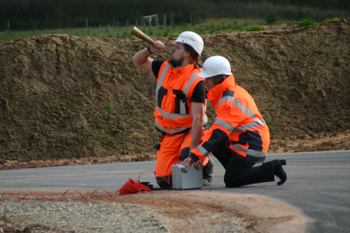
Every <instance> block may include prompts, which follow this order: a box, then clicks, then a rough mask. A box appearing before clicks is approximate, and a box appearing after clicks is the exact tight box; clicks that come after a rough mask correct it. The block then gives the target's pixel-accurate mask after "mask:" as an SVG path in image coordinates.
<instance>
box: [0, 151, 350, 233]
mask: <svg viewBox="0 0 350 233" xmlns="http://www.w3.org/2000/svg"><path fill="white" fill-rule="evenodd" d="M276 158H277V159H286V160H287V166H284V168H285V170H286V172H287V175H288V179H287V182H286V183H285V184H283V185H282V186H277V185H276V182H269V183H261V184H253V185H248V186H244V187H240V188H225V187H224V182H223V175H224V169H223V168H222V166H221V164H220V163H219V162H218V161H217V160H216V159H214V162H215V170H214V175H215V177H214V182H213V185H212V186H207V187H203V188H202V189H198V192H205V191H209V190H211V192H213V191H215V192H223V193H241V194H257V195H263V196H267V197H271V198H275V199H278V200H280V201H283V202H285V203H288V204H290V205H292V206H294V207H296V208H298V209H300V210H301V211H302V212H303V213H304V215H306V216H307V217H309V218H311V219H312V221H310V222H309V223H308V226H307V232H311V233H320V232H322V233H328V232H329V233H335V232H337V233H341V232H350V151H333V152H315V153H293V154H274V155H268V157H267V161H268V160H272V159H276ZM154 164H155V162H154V161H150V162H133V163H111V164H99V165H83V166H67V167H52V168H36V169H18V170H3V171H0V198H1V191H11V190H22V191H23V190H28V193H29V192H33V191H36V192H40V190H62V194H63V191H66V190H68V189H77V190H79V191H91V192H92V191H93V190H95V189H97V188H104V189H106V190H108V191H109V192H110V193H111V194H113V193H114V192H115V191H117V190H118V189H119V188H121V187H122V186H123V184H125V183H126V182H127V180H128V178H131V179H133V180H137V179H138V177H139V175H140V174H141V173H142V172H144V171H146V172H144V173H142V174H141V176H140V181H150V182H151V183H152V184H153V185H154V186H155V188H157V185H156V182H155V179H154V177H153V173H152V171H153V170H154ZM147 170H151V171H147Z"/></svg>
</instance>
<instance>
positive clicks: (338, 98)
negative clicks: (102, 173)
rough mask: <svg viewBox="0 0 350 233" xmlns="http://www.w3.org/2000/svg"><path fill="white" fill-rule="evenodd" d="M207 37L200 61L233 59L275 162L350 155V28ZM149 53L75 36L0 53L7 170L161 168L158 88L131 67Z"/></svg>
mask: <svg viewBox="0 0 350 233" xmlns="http://www.w3.org/2000/svg"><path fill="white" fill-rule="evenodd" d="M202 36H203V39H204V43H205V49H204V54H203V56H202V61H203V60H204V59H205V58H207V57H209V56H212V55H223V56H225V57H226V58H228V59H229V60H230V61H231V65H232V69H233V73H234V75H235V78H236V81H237V83H238V84H239V85H241V86H243V87H244V88H246V89H247V90H248V91H249V92H250V93H251V94H252V96H253V97H254V99H255V101H256V103H257V106H258V108H259V109H260V111H261V113H262V114H263V116H264V118H265V120H266V121H267V123H268V125H269V127H270V130H271V138H272V143H271V148H270V153H275V152H298V151H315V150H339V149H350V140H349V139H350V131H349V129H350V117H349V115H350V97H349V93H350V66H349V60H350V43H349V38H350V19H342V20H341V21H334V22H330V23H322V24H319V25H318V26H314V27H295V26H293V25H288V26H283V27H272V28H269V29H268V30H266V31H261V32H241V33H222V34H218V35H202ZM155 39H159V40H161V41H163V42H164V43H165V44H166V45H167V46H169V47H170V46H171V41H172V40H174V39H175V38H155ZM146 46H147V45H146V44H145V43H144V42H142V41H141V40H140V39H138V38H132V39H106V38H89V37H84V38H80V37H74V36H68V35H43V36H36V37H30V38H24V39H21V40H16V41H11V42H9V43H6V44H2V45H0V61H1V62H0V169H10V168H16V167H21V166H22V167H35V166H50V164H51V165H69V164H83V163H85V164H86V163H98V162H117V161H131V160H132V161H135V160H151V159H154V158H155V153H154V150H153V149H152V145H153V144H154V143H155V142H156V141H157V139H158V132H157V131H156V130H155V128H154V122H153V107H154V101H153V100H154V97H153V94H154V93H153V92H154V86H155V81H156V80H155V78H154V76H153V75H152V74H150V73H147V72H145V71H142V70H140V69H137V68H135V67H134V66H133V64H132V62H131V57H132V56H133V55H134V54H135V53H136V52H137V51H138V50H140V49H142V48H144V47H146ZM152 56H153V57H154V58H155V59H166V58H167V57H166V54H162V55H152ZM208 115H209V118H210V119H211V120H212V119H213V117H214V114H213V109H212V108H210V109H209V113H208ZM62 159H63V160H62ZM21 164H22V165H21Z"/></svg>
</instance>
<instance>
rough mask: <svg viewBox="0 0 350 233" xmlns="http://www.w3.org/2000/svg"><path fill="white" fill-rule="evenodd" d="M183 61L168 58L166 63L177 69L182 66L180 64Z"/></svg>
mask: <svg viewBox="0 0 350 233" xmlns="http://www.w3.org/2000/svg"><path fill="white" fill-rule="evenodd" d="M183 61H184V59H183V58H181V59H179V60H175V59H174V58H169V60H168V62H169V63H170V64H171V65H172V66H174V68H176V67H179V66H181V65H182V62H183Z"/></svg>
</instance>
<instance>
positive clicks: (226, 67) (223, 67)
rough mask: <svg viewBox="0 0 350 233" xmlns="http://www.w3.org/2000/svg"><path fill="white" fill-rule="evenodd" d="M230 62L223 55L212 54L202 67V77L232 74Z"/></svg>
mask: <svg viewBox="0 0 350 233" xmlns="http://www.w3.org/2000/svg"><path fill="white" fill-rule="evenodd" d="M231 74H232V73H231V65H230V62H229V61H228V60H227V59H226V58H224V57H222V56H212V57H209V58H207V59H206V60H205V61H204V63H203V67H202V72H200V73H199V76H200V77H203V78H211V77H214V76H218V75H231Z"/></svg>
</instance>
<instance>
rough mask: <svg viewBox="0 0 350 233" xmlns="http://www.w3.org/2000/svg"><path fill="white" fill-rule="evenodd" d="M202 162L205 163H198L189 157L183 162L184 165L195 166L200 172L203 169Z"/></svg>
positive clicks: (199, 161)
mask: <svg viewBox="0 0 350 233" xmlns="http://www.w3.org/2000/svg"><path fill="white" fill-rule="evenodd" d="M202 162H203V161H202V160H198V161H197V162H195V161H194V160H193V159H192V158H191V157H187V158H186V159H184V161H182V165H183V166H187V165H188V166H191V165H192V164H193V166H194V167H195V168H196V169H197V170H198V171H199V168H202V169H203V164H202Z"/></svg>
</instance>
